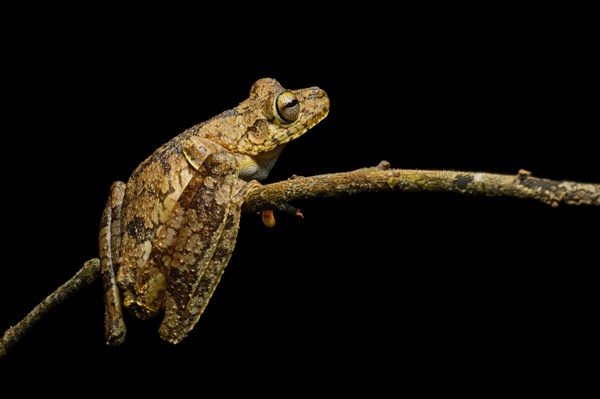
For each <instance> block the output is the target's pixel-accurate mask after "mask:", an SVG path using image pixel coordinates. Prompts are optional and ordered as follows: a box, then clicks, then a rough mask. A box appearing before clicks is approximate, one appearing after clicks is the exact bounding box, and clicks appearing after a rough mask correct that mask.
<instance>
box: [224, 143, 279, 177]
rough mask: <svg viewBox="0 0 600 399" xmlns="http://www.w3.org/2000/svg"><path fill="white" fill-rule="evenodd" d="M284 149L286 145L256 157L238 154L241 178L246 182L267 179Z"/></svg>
mask: <svg viewBox="0 0 600 399" xmlns="http://www.w3.org/2000/svg"><path fill="white" fill-rule="evenodd" d="M283 147H285V144H283V145H280V146H279V147H276V148H275V149H274V150H271V151H267V152H262V153H260V154H258V155H254V156H251V155H242V154H236V159H237V161H238V165H239V169H240V172H239V178H240V179H242V180H246V181H250V180H259V181H260V180H264V179H266V178H267V176H268V175H269V172H270V171H271V169H272V168H273V165H275V162H276V161H277V158H279V154H281V151H282V150H283Z"/></svg>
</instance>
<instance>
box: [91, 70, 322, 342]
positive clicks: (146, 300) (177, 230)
mask: <svg viewBox="0 0 600 399" xmlns="http://www.w3.org/2000/svg"><path fill="white" fill-rule="evenodd" d="M328 113H329V97H328V96H327V94H326V93H325V91H324V90H322V89H321V88H319V87H317V86H313V87H308V88H304V89H297V90H288V89H285V88H284V87H283V86H282V85H281V84H280V83H279V82H278V81H277V80H275V79H273V78H261V79H258V80H257V81H255V82H254V83H253V84H252V86H251V88H250V94H249V96H248V98H247V99H245V100H243V101H242V102H240V103H239V104H238V105H237V106H236V107H234V108H232V109H230V110H227V111H224V112H222V113H220V114H218V115H216V116H214V117H212V118H210V119H208V120H206V121H204V122H201V123H199V124H196V125H195V126H192V127H191V128H189V129H186V130H184V131H183V132H181V133H180V134H179V135H177V136H175V137H174V138H172V139H171V140H170V141H168V142H166V143H165V144H163V145H162V146H160V147H159V148H158V149H157V150H156V151H154V152H153V153H152V154H151V155H150V156H149V157H148V158H146V159H145V160H144V161H143V162H142V163H141V164H139V166H138V167H137V168H135V170H134V171H133V172H132V173H131V175H130V176H129V178H128V180H127V182H126V183H125V182H123V181H115V182H114V183H113V184H112V185H111V188H110V195H109V198H108V200H107V202H106V206H105V208H104V211H103V213H102V218H101V222H100V234H99V248H100V262H101V277H102V285H103V291H104V302H105V316H104V333H105V338H106V342H107V344H109V345H113V346H114V345H120V344H121V343H122V342H123V341H124V339H125V335H126V326H125V319H124V317H125V312H124V309H126V310H127V311H128V313H130V314H133V315H134V316H135V317H137V318H140V319H150V318H154V317H157V316H159V315H162V316H163V318H162V321H161V322H160V326H159V329H158V335H159V336H160V338H162V339H163V340H165V341H167V342H169V343H172V344H177V343H179V342H181V341H182V340H183V339H184V338H185V337H186V336H187V335H188V334H189V333H190V332H191V331H192V329H193V328H194V326H195V325H196V323H197V322H198V321H199V319H200V317H201V315H202V313H203V312H204V310H205V309H206V306H207V305H208V302H209V300H210V298H211V297H212V295H213V293H214V291H215V289H216V287H217V285H218V284H219V281H220V279H221V277H222V275H223V272H224V270H225V267H226V266H227V264H228V263H229V260H230V258H231V255H232V252H233V250H234V247H235V243H236V240H237V235H238V230H239V224H240V216H241V212H242V204H243V203H244V200H245V199H246V198H247V196H248V194H249V193H250V192H251V191H252V190H253V189H255V188H257V187H259V186H260V185H261V183H260V182H261V181H262V180H264V179H265V178H267V176H268V174H269V172H270V171H271V169H272V168H273V165H274V164H275V162H276V161H277V159H278V157H279V155H280V154H281V151H282V150H283V148H284V147H285V146H286V144H288V143H289V142H290V141H292V140H295V139H297V138H298V137H300V136H302V135H303V134H304V133H306V132H307V131H308V130H310V129H311V128H313V127H314V126H315V125H316V124H318V123H319V122H320V121H321V120H323V119H324V118H325V117H326V116H327V114H328Z"/></svg>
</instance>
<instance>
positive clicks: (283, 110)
mask: <svg viewBox="0 0 600 399" xmlns="http://www.w3.org/2000/svg"><path fill="white" fill-rule="evenodd" d="M275 109H276V110H277V114H278V115H279V117H280V118H281V119H282V122H284V123H291V122H294V121H295V120H296V119H298V116H299V115H300V102H299V101H298V98H296V96H295V95H294V93H292V92H289V91H284V92H283V93H281V94H280V95H279V96H278V97H277V99H276V100H275Z"/></svg>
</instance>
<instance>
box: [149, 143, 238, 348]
mask: <svg viewBox="0 0 600 399" xmlns="http://www.w3.org/2000/svg"><path fill="white" fill-rule="evenodd" d="M246 185H248V183H246V182H243V181H242V180H240V179H239V178H238V167H237V162H236V160H235V158H234V157H233V156H232V155H230V154H227V153H215V154H211V155H209V156H208V157H207V158H206V160H205V161H204V162H203V163H202V164H201V165H200V166H199V168H198V171H197V173H196V174H195V175H194V177H192V180H191V181H190V182H189V183H188V185H187V187H186V188H185V190H184V191H183V192H182V194H181V196H180V198H179V201H178V202H177V204H176V205H175V207H174V208H173V212H172V218H173V220H181V221H183V223H181V224H180V225H179V226H178V236H177V242H176V244H175V246H174V248H173V255H172V257H173V262H172V266H171V270H170V273H169V278H168V287H167V292H166V297H165V318H164V319H163V322H162V324H161V327H160V329H159V334H160V336H161V337H162V338H163V339H165V340H166V341H168V342H171V343H173V344H176V343H178V342H180V341H181V340H182V339H183V338H184V337H185V336H186V335H187V334H188V333H189V332H190V331H191V330H192V328H193V327H194V325H195V324H196V322H197V321H198V319H199V318H200V316H201V314H202V312H203V311H204V309H205V308H206V305H207V304H208V301H209V299H210V297H211V296H212V294H213V292H214V290H215V288H216V286H217V284H218V283H219V280H220V278H221V275H222V274H223V271H224V269H225V266H227V263H228V261H229V257H230V256H231V253H232V251H233V247H234V245H235V241H236V236H237V232H238V225H239V218H240V212H241V203H242V201H241V198H242V197H243V195H239V193H240V192H241V191H244V187H245V186H246Z"/></svg>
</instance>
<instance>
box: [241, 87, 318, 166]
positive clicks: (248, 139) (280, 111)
mask: <svg viewBox="0 0 600 399" xmlns="http://www.w3.org/2000/svg"><path fill="white" fill-rule="evenodd" d="M235 110H236V111H237V113H238V115H239V116H241V117H242V120H243V124H242V126H244V127H245V132H243V135H242V136H241V137H240V138H239V140H238V142H237V145H236V148H235V149H234V150H233V151H234V152H236V153H238V154H243V155H249V156H252V157H254V156H258V155H260V154H264V153H270V152H272V151H274V150H279V151H281V149H282V148H283V146H284V145H285V144H287V143H289V142H290V141H292V140H294V139H296V138H298V137H300V136H302V135H303V134H304V133H306V132H307V131H308V130H309V129H310V128H312V127H313V126H315V125H316V124H317V123H319V122H320V121H321V120H323V118H325V117H326V116H327V114H328V112H329V98H328V97H327V94H326V93H325V92H324V91H323V90H321V89H320V88H318V87H309V88H307V89H299V90H287V89H285V88H283V87H282V86H281V85H280V84H279V82H277V81H276V80H275V79H271V78H264V79H260V80H258V81H256V82H255V83H254V84H253V85H252V88H251V89H250V96H249V97H248V99H247V100H245V101H244V102H242V103H241V104H240V105H239V106H237V107H236V108H235Z"/></svg>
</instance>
